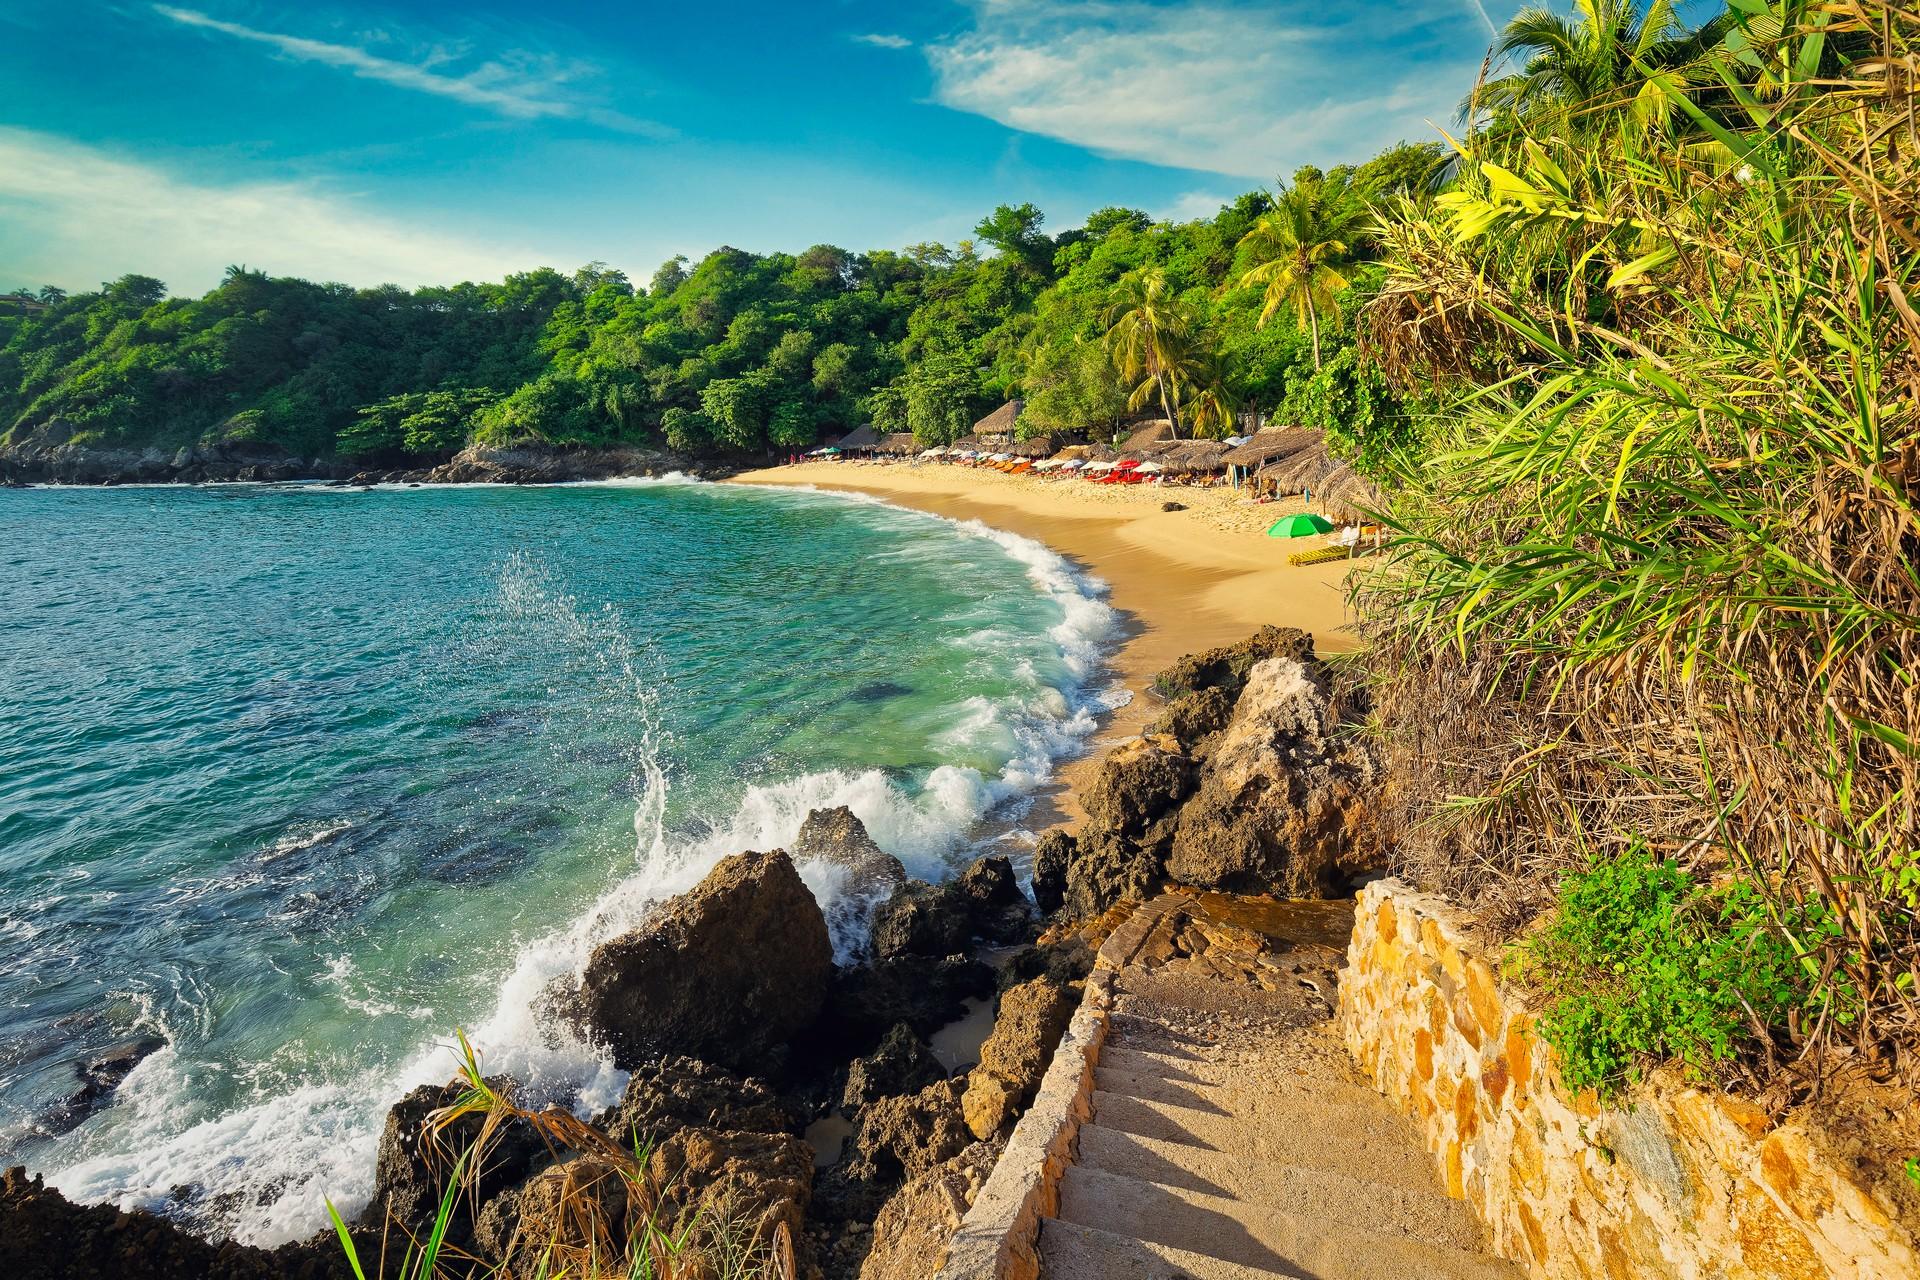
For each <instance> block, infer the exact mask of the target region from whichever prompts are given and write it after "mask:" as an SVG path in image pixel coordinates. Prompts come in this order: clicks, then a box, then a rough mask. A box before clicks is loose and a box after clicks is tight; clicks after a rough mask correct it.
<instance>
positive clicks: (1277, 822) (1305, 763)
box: [1166, 656, 1379, 898]
mask: <svg viewBox="0 0 1920 1280" xmlns="http://www.w3.org/2000/svg"><path fill="white" fill-rule="evenodd" d="M1336 708H1337V703H1336V700H1335V698H1334V696H1333V691H1332V688H1331V681H1330V680H1329V679H1328V676H1327V673H1326V671H1325V669H1324V668H1322V667H1321V666H1320V665H1319V664H1318V663H1313V664H1311V665H1309V664H1308V663H1304V662H1301V661H1300V660H1298V659H1297V658H1294V657H1291V656H1275V657H1272V658H1267V659H1264V660H1263V661H1261V662H1260V663H1258V664H1256V665H1255V666H1254V667H1253V668H1252V669H1251V670H1250V671H1249V672H1248V673H1247V679H1246V685H1245V688H1244V689H1243V690H1242V692H1241V694H1240V698H1239V701H1238V703H1237V704H1236V705H1235V707H1234V714H1233V719H1232V721H1231V722H1229V723H1228V725H1227V726H1226V728H1225V729H1224V730H1223V731H1221V733H1220V735H1219V738H1218V741H1217V742H1215V743H1214V744H1213V746H1212V749H1211V752H1210V754H1209V757H1208V760H1207V764H1206V767H1205V769H1204V771H1203V773H1202V775H1201V780H1200V786H1199V789H1198V790H1197V791H1196V792H1195V794H1194V795H1193V796H1192V797H1191V798H1190V799H1189V800H1188V801H1187V802H1186V804H1185V806H1183V807H1182V809H1181V811H1180V818H1179V823H1178V826H1177V828H1176V830H1175V832H1174V836H1173V845H1172V849H1171V852H1170V854H1169V856H1168V858H1167V864H1166V868H1167V875H1168V876H1169V877H1171V878H1172V879H1173V880H1175V881H1177V882H1179V883H1181V884H1191V885H1203V886H1206V887H1209V888H1218V889H1228V890H1233V891H1238V892H1250V893H1274V894H1278V895H1280V896H1281V897H1289V898H1305V897H1331V896H1334V895H1337V894H1339V893H1340V892H1342V891H1343V890H1344V888H1345V885H1346V883H1347V882H1348V881H1349V879H1350V878H1351V877H1352V876H1353V875H1354V874H1355V873H1356V872H1357V871H1359V870H1361V869H1362V866H1363V862H1362V859H1363V858H1364V857H1365V856H1366V854H1367V853H1369V852H1370V851H1369V850H1367V849H1366V848H1365V844H1364V841H1365V838H1366V833H1367V829H1368V814H1367V806H1368V800H1369V797H1370V795H1371V794H1372V791H1373V788H1374V785H1375V783H1376V782H1377V781H1378V780H1379V767H1378V764H1377V762H1376V759H1375V756H1374V753H1373V751H1372V749H1371V748H1370V747H1369V746H1368V745H1367V744H1366V743H1365V742H1363V741H1361V740H1360V739H1359V738H1358V735H1357V734H1354V733H1352V732H1348V731H1343V727H1342V725H1341V724H1340V722H1339V719H1338V711H1337V709H1336Z"/></svg>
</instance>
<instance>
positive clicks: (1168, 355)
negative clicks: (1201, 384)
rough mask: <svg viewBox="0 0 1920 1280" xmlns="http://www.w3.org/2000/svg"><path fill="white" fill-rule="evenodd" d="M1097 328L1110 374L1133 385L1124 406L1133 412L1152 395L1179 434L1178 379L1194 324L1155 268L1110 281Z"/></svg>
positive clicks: (1143, 268) (1165, 280) (1164, 274)
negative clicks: (1101, 329)
mask: <svg viewBox="0 0 1920 1280" xmlns="http://www.w3.org/2000/svg"><path fill="white" fill-rule="evenodd" d="M1101 323H1102V324H1104V325H1105V326H1106V328H1107V352H1108V355H1109V356H1110V358H1111V359H1112V360H1113V367H1114V370H1115V371H1116V372H1117V373H1119V375H1120V376H1121V377H1122V378H1124V379H1126V380H1127V381H1129V382H1133V383H1135V384H1136V385H1135V387H1134V390H1133V395H1132V396H1131V397H1130V398H1129V399H1128V401H1127V407H1128V408H1130V409H1137V408H1139V407H1140V406H1141V405H1143V404H1145V403H1146V402H1147V400H1148V399H1150V398H1151V397H1152V396H1153V395H1155V394H1156V393H1157V394H1158V396H1159V398H1160V406H1161V408H1163V409H1164V410H1166V414H1167V422H1168V423H1169V424H1170V425H1171V426H1172V428H1173V434H1174V436H1175V438H1176V439H1177V438H1178V437H1179V435H1180V374H1181V370H1182V369H1183V368H1184V366H1185V363H1186V359H1187V339H1188V337H1189V336H1190V335H1191V334H1192V332H1193V323H1192V321H1191V320H1190V319H1189V318H1188V315H1187V309H1186V308H1185V307H1183V306H1182V305H1181V304H1180V300H1179V298H1177V297H1175V296H1174V294H1173V291H1172V290H1171V289H1169V288H1168V287H1167V277H1166V273H1165V272H1163V271H1161V270H1160V268H1158V267H1139V268H1136V269H1135V270H1133V271H1129V272H1127V274H1125V275H1124V276H1121V277H1120V279H1119V280H1118V281H1117V282H1115V284H1114V286H1113V295H1112V297H1111V300H1110V301H1109V302H1108V303H1107V309H1106V313H1105V315H1104V316H1103V317H1102V319H1101Z"/></svg>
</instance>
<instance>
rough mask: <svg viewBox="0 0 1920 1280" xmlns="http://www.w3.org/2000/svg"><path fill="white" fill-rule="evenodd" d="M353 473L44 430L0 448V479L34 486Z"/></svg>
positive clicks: (271, 455)
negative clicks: (74, 438)
mask: <svg viewBox="0 0 1920 1280" xmlns="http://www.w3.org/2000/svg"><path fill="white" fill-rule="evenodd" d="M354 470H355V468H354V466H353V465H352V464H350V463H347V462H344V461H342V460H341V459H338V458H326V457H296V456H292V455H289V454H286V453H283V452H281V451H280V450H278V449H272V448H268V447H266V446H262V445H239V444H232V445H222V444H211V445H182V446H178V447H173V448H161V447H158V446H145V447H131V446H129V447H114V446H102V445H80V444H69V443H67V436H66V433H65V432H64V431H60V430H51V431H49V430H48V429H46V428H43V429H42V431H41V433H40V434H38V435H36V436H35V437H34V438H32V439H29V440H24V441H18V442H16V443H13V444H9V445H7V446H5V447H4V448H0V478H4V479H6V480H9V481H15V482H29V483H37V484H98V485H116V484H165V483H180V484H197V483H202V482H207V481H229V480H254V481H260V480H309V479H329V478H337V477H345V476H349V475H351V474H353V472H354Z"/></svg>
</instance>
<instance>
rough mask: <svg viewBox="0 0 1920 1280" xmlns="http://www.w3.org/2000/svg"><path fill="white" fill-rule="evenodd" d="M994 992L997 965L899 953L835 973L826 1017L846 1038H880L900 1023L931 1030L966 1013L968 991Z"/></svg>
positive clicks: (831, 1032)
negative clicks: (965, 1001) (994, 969)
mask: <svg viewBox="0 0 1920 1280" xmlns="http://www.w3.org/2000/svg"><path fill="white" fill-rule="evenodd" d="M992 993H993V970H992V969H989V968H988V967H987V966H986V965H984V964H981V963H980V962H979V961H977V960H970V959H967V958H966V957H964V956H940V957H934V956H894V957H891V958H888V959H883V960H875V961H873V962H872V963H870V964H862V965H856V966H853V967H850V968H846V969H841V970H839V971H838V972H837V973H835V974H834V978H833V986H832V990H831V992H830V994H829V995H828V997H827V1010H826V1015H825V1017H824V1019H823V1024H824V1026H823V1030H824V1032H825V1034H826V1035H828V1036H831V1037H837V1038H838V1039H839V1040H840V1042H841V1043H843V1044H850V1045H854V1046H865V1045H872V1044H875V1043H877V1042H878V1041H879V1040H880V1038H881V1037H882V1036H884V1035H885V1034H886V1033H887V1032H888V1031H889V1030H891V1029H892V1028H893V1027H894V1026H895V1024H897V1023H902V1022H904V1023H906V1024H907V1025H908V1026H909V1027H912V1028H913V1030H914V1032H915V1033H916V1034H918V1035H922V1036H930V1035H932V1034H933V1033H934V1032H935V1031H938V1030H939V1029H940V1028H941V1027H944V1026H946V1025H947V1024H948V1023H949V1022H953V1021H955V1020H956V1019H959V1018H961V1017H964V1016H965V1015H966V1011H967V1010H966V1006H965V1005H964V1004H962V1003H961V1001H963V1000H965V999H967V998H968V997H976V998H977V997H982V996H987V995H991V994H992Z"/></svg>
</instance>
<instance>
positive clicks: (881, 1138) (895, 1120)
mask: <svg viewBox="0 0 1920 1280" xmlns="http://www.w3.org/2000/svg"><path fill="white" fill-rule="evenodd" d="M964 1089H965V1085H964V1084H963V1083H962V1082H961V1081H959V1080H941V1081H938V1082H937V1083H934V1084H930V1085H928V1086H927V1087H926V1088H924V1089H922V1090H920V1092H918V1093H912V1094H908V1095H906V1096H905V1097H900V1098H882V1099H880V1100H879V1101H877V1102H873V1103H870V1104H869V1105H868V1106H867V1107H866V1108H865V1109H864V1110H863V1111H862V1112H861V1114H860V1127H859V1129H858V1130H857V1131H856V1132H855V1133H854V1135H853V1142H852V1148H853V1160H852V1162H851V1163H852V1165H853V1166H854V1169H855V1171H856V1173H857V1176H861V1177H864V1178H866V1179H868V1180H869V1181H873V1182H878V1183H883V1184H892V1183H896V1182H899V1181H900V1180H902V1179H903V1178H911V1177H912V1176H913V1175H915V1174H917V1173H921V1172H923V1171H925V1170H927V1169H930V1168H932V1167H933V1166H934V1165H936V1164H939V1163H940V1162H941V1161H943V1160H947V1159H950V1158H952V1157H953V1156H956V1155H959V1154H960V1152H961V1150H962V1149H963V1148H965V1147H966V1146H967V1145H968V1144H969V1143H971V1142H972V1141H973V1135H972V1134H970V1133H968V1132H967V1124H966V1120H965V1118H964V1117H963V1116H962V1114H961V1111H960V1098H961V1094H962V1093H963V1091H964Z"/></svg>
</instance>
